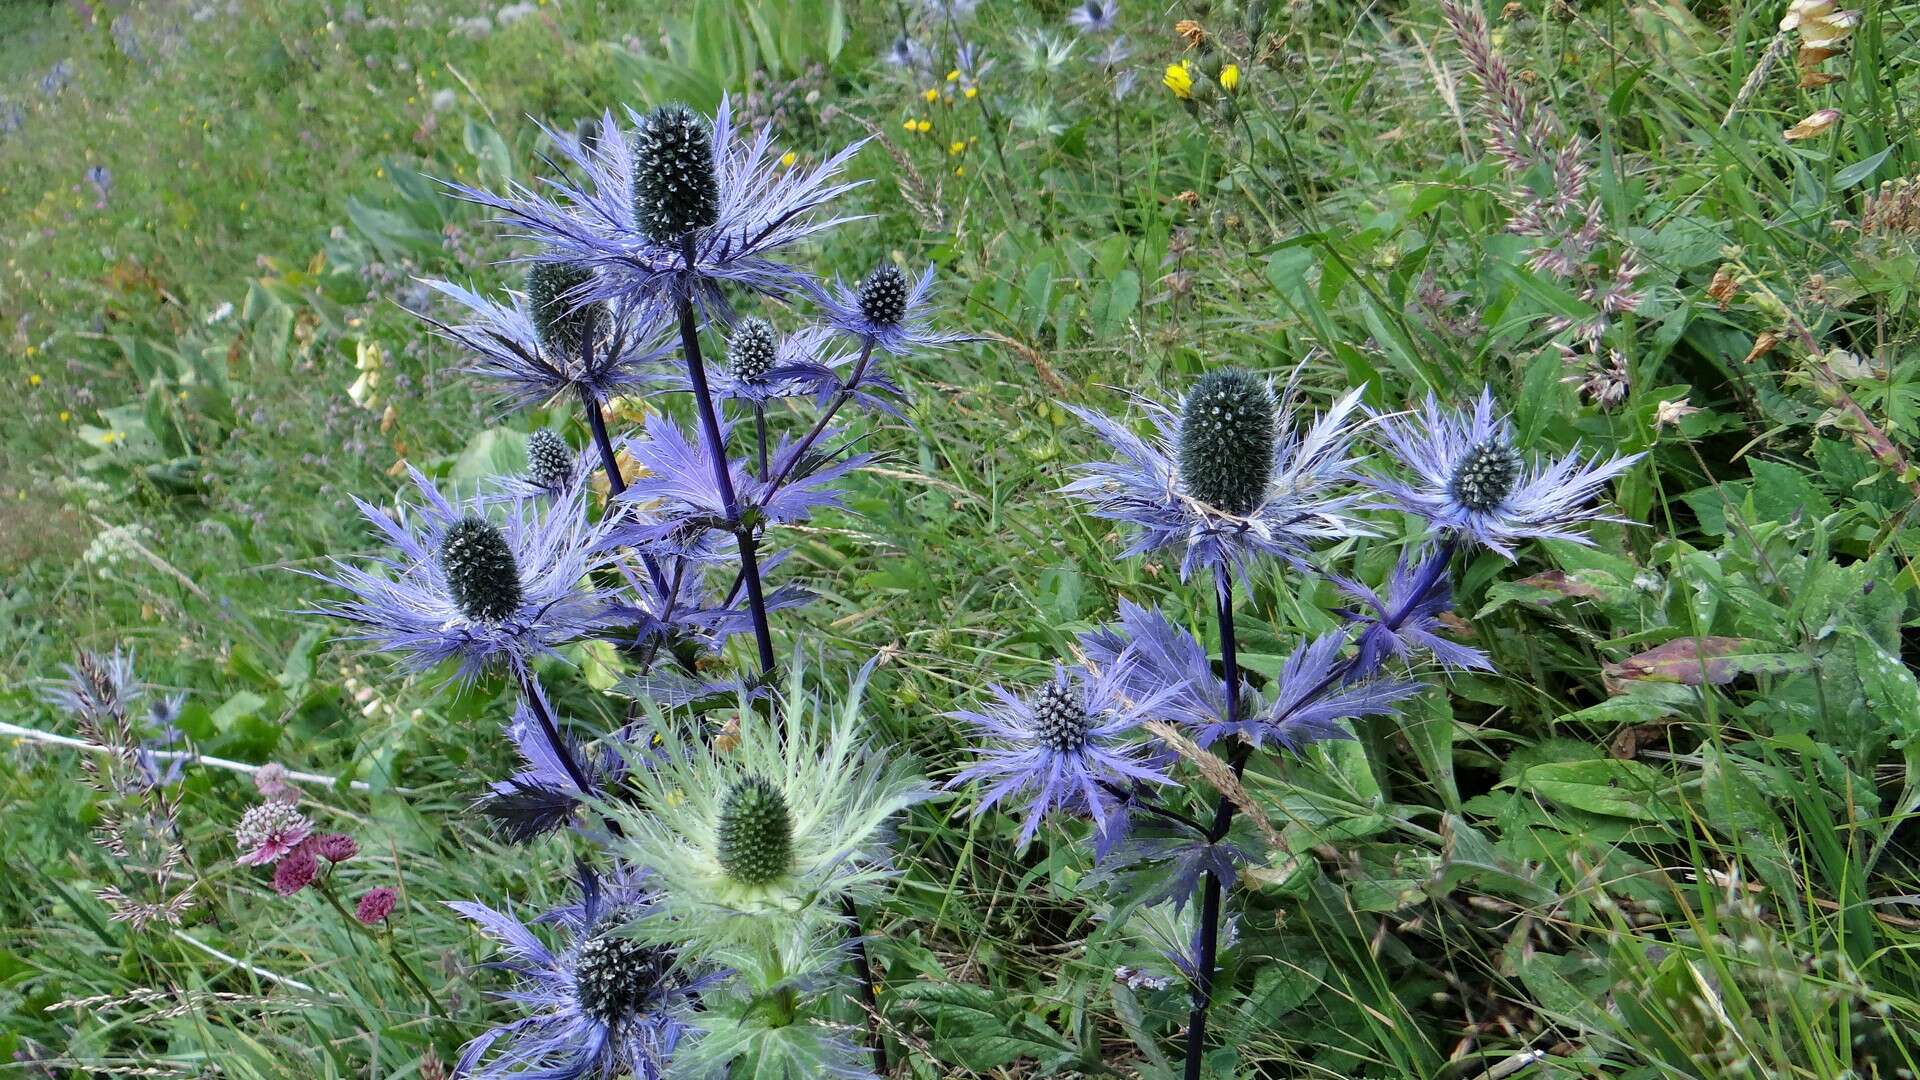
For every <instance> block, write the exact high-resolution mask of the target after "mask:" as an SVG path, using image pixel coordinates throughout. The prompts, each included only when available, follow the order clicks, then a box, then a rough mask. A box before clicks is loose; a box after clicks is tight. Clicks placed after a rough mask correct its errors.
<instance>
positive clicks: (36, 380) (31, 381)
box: [27, 375, 40, 386]
mask: <svg viewBox="0 0 1920 1080" xmlns="http://www.w3.org/2000/svg"><path fill="white" fill-rule="evenodd" d="M27 385H28V386H39V385H40V376H38V375H29V376H27Z"/></svg>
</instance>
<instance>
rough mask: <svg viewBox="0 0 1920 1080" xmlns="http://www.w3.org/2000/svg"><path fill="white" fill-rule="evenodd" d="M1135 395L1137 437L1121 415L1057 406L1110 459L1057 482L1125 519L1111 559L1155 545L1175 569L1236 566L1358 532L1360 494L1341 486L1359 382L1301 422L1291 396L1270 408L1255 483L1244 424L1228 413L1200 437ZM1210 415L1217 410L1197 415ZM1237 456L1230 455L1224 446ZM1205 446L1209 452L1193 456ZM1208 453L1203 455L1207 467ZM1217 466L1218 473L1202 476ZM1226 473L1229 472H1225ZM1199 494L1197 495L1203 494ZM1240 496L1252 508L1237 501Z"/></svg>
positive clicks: (1291, 555)
mask: <svg viewBox="0 0 1920 1080" xmlns="http://www.w3.org/2000/svg"><path fill="white" fill-rule="evenodd" d="M1234 389H1235V392H1236V393H1239V394H1242V395H1244V396H1239V397H1235V398H1233V400H1234V401H1235V403H1236V405H1235V407H1236V409H1239V410H1244V409H1245V408H1247V407H1248V406H1249V405H1250V404H1252V403H1253V401H1254V399H1253V398H1252V396H1251V395H1247V394H1246V392H1245V388H1244V386H1242V385H1240V384H1238V383H1237V382H1236V383H1235V384H1234ZM1226 392H1227V388H1226V387H1225V386H1224V385H1223V386H1217V387H1215V388H1214V390H1213V392H1210V393H1209V394H1208V395H1207V396H1206V397H1205V398H1204V399H1203V401H1206V402H1216V401H1218V400H1220V398H1219V396H1218V395H1220V394H1224V393H1226ZM1133 400H1134V403H1135V404H1136V405H1138V406H1139V407H1140V409H1141V410H1142V411H1144V412H1145V413H1146V414H1147V416H1148V418H1149V419H1151V420H1152V422H1153V425H1154V428H1155V432H1154V434H1153V435H1152V436H1150V437H1146V438H1142V437H1141V436H1139V435H1136V434H1134V433H1133V431H1132V430H1131V429H1130V428H1129V427H1128V426H1127V425H1125V424H1123V423H1121V422H1120V421H1118V420H1115V419H1112V418H1111V417H1108V416H1105V415H1103V414H1101V413H1097V412H1094V411H1092V410H1090V409H1080V408H1076V407H1074V406H1071V405H1069V406H1067V408H1068V410H1069V411H1070V412H1072V413H1073V414H1074V415H1075V416H1078V417H1079V418H1080V419H1082V420H1084V421H1086V423H1087V424H1089V425H1090V426H1092V428H1093V429H1094V431H1095V432H1096V433H1098V434H1099V435H1100V437H1101V438H1102V439H1103V440H1105V441H1106V443H1107V445H1109V446H1110V447H1112V448H1113V450H1114V451H1115V452H1116V453H1117V454H1118V455H1119V458H1118V460H1115V461H1103V462H1094V463H1091V464H1087V465H1082V466H1081V467H1080V469H1079V472H1080V473H1081V477H1080V479H1078V480H1075V481H1073V482H1072V483H1070V484H1068V485H1067V486H1066V487H1064V488H1062V489H1061V490H1062V491H1064V492H1066V493H1067V494H1069V495H1072V496H1073V497H1075V498H1077V499H1080V500H1081V501H1083V502H1085V503H1087V504H1089V505H1090V506H1091V507H1092V508H1093V509H1092V512H1093V514H1094V516H1095V517H1101V518H1106V519H1107V520H1109V521H1119V522H1124V523H1126V524H1129V525H1133V526H1136V527H1137V528H1138V529H1139V530H1140V534H1139V536H1138V537H1137V538H1136V539H1135V540H1134V541H1133V543H1132V544H1130V545H1129V546H1128V547H1127V548H1126V550H1125V551H1123V552H1122V553H1121V557H1122V558H1129V557H1132V556H1134V555H1142V554H1145V553H1147V552H1150V551H1158V550H1160V549H1162V548H1173V549H1176V550H1178V551H1179V552H1180V576H1181V578H1182V579H1183V580H1184V579H1187V578H1190V577H1192V575H1193V573H1194V571H1196V570H1203V569H1215V568H1225V569H1232V570H1238V571H1245V570H1246V569H1247V568H1248V567H1249V565H1250V564H1251V563H1252V562H1253V560H1255V559H1256V558H1259V557H1262V556H1279V557H1281V558H1285V559H1289V560H1296V561H1297V560H1301V559H1303V558H1304V557H1305V556H1306V555H1307V553H1308V552H1310V551H1311V550H1312V549H1313V546H1314V545H1315V544H1319V543H1327V542H1332V541H1336V540H1341V539H1344V538H1346V537H1351V536H1362V535H1366V534H1367V533H1368V531H1369V530H1368V529H1367V527H1366V526H1365V525H1364V524H1362V523H1361V522H1360V521H1359V520H1358V519H1357V518H1356V517H1354V512H1355V511H1356V510H1358V509H1360V508H1361V507H1363V506H1365V505H1367V504H1366V495H1365V493H1364V492H1361V491H1359V490H1356V489H1354V488H1353V487H1351V486H1350V481H1352V480H1353V479H1354V464H1355V462H1354V460H1353V458H1352V457H1351V454H1352V448H1353V442H1354V432H1355V428H1354V423H1353V422H1354V419H1355V416H1356V414H1357V412H1358V411H1359V406H1360V391H1358V390H1355V391H1353V392H1351V393H1349V394H1347V395H1346V396H1344V397H1342V398H1340V399H1339V400H1338V401H1336V402H1334V404H1333V407H1332V408H1330V409H1328V410H1327V411H1326V412H1325V413H1323V414H1321V415H1320V417H1319V418H1318V419H1316V420H1314V421H1313V422H1312V423H1311V424H1308V425H1306V426H1305V428H1304V430H1303V429H1301V428H1299V427H1297V426H1296V424H1295V421H1294V418H1293V414H1294V409H1293V403H1292V394H1291V392H1289V393H1288V394H1287V395H1286V396H1285V397H1284V398H1282V399H1281V400H1280V401H1279V402H1277V403H1276V404H1275V405H1274V416H1273V419H1272V425H1273V426H1272V431H1273V436H1272V443H1271V446H1272V457H1271V468H1270V469H1269V470H1268V472H1267V478H1266V483H1265V485H1264V487H1261V488H1259V489H1258V490H1257V491H1255V490H1253V487H1252V483H1251V481H1250V479H1249V477H1251V476H1252V475H1254V474H1257V472H1258V461H1257V458H1256V456H1249V455H1253V453H1254V449H1255V447H1256V446H1257V445H1258V444H1261V443H1262V442H1263V440H1262V439H1259V438H1253V437H1249V434H1248V432H1249V431H1250V430H1253V431H1256V432H1257V430H1258V429H1255V428H1249V427H1247V425H1249V424H1257V420H1250V419H1249V418H1247V417H1245V416H1244V414H1243V413H1242V412H1236V417H1238V418H1239V419H1238V422H1239V423H1240V424H1241V425H1242V428H1241V429H1240V430H1238V431H1237V434H1234V435H1233V439H1232V441H1231V442H1229V441H1228V439H1227V436H1228V435H1229V434H1230V433H1229V432H1227V431H1225V430H1222V431H1220V432H1216V433H1213V435H1212V441H1209V436H1207V435H1202V434H1196V435H1193V436H1189V435H1188V434H1187V431H1186V426H1187V423H1188V418H1187V417H1184V416H1181V415H1177V414H1175V413H1174V412H1173V410H1171V409H1169V408H1167V407H1166V406H1164V405H1162V404H1160V403H1159V402H1156V401H1152V400H1149V399H1147V398H1142V397H1135V398H1134V399H1133ZM1203 419H1204V420H1206V421H1207V422H1208V423H1209V424H1212V423H1213V422H1214V421H1216V420H1217V419H1218V418H1216V417H1213V416H1212V415H1211V414H1206V415H1204V416H1203ZM1190 443H1192V444H1193V445H1194V446H1195V447H1196V455H1195V460H1194V462H1193V468H1191V469H1189V468H1186V467H1184V466H1185V461H1184V459H1185V455H1184V454H1183V450H1185V449H1186V448H1187V447H1188V445H1189V444H1190ZM1230 449H1232V450H1235V451H1236V452H1237V454H1238V455H1239V456H1238V457H1233V458H1231V459H1230V458H1229V456H1228V453H1227V452H1228V451H1229V450H1230ZM1200 451H1206V452H1208V453H1212V454H1214V455H1216V458H1217V460H1216V458H1209V459H1205V460H1203V456H1204V455H1203V454H1201V453H1200ZM1210 462H1211V464H1210ZM1210 468H1217V471H1218V472H1219V473H1220V475H1213V474H1212V473H1210V472H1209V469H1210ZM1229 471H1231V475H1228V473H1229ZM1189 473H1200V474H1205V475H1201V476H1199V477H1198V478H1199V479H1200V480H1201V482H1202V485H1203V486H1202V489H1201V492H1196V491H1194V490H1192V489H1191V488H1190V487H1189ZM1203 493H1204V494H1203ZM1209 498H1218V499H1224V500H1226V501H1228V502H1231V503H1233V504H1234V505H1236V506H1242V505H1245V506H1246V509H1245V510H1244V511H1241V512H1235V511H1234V510H1232V509H1230V508H1228V507H1222V506H1217V505H1215V504H1213V503H1212V502H1209V501H1208V499H1209ZM1249 500H1251V505H1247V502H1248V501H1249Z"/></svg>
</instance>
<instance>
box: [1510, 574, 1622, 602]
mask: <svg viewBox="0 0 1920 1080" xmlns="http://www.w3.org/2000/svg"><path fill="white" fill-rule="evenodd" d="M1514 584H1515V585H1527V586H1531V587H1533V588H1536V589H1541V590H1544V591H1546V592H1550V593H1558V594H1560V595H1561V596H1571V597H1577V598H1579V599H1582V600H1598V599H1600V598H1601V597H1602V596H1605V595H1606V594H1605V593H1603V592H1601V591H1600V590H1599V589H1597V588H1594V587H1593V586H1592V585H1589V584H1587V583H1586V582H1584V581H1580V580H1578V579H1576V578H1573V577H1569V576H1568V575H1567V572H1566V571H1565V570H1548V571H1547V572H1545V573H1542V574H1534V575H1533V576H1531V577H1523V578H1521V579H1520V580H1519V581H1516V582H1514Z"/></svg>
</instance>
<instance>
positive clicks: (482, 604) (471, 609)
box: [440, 517, 522, 623]
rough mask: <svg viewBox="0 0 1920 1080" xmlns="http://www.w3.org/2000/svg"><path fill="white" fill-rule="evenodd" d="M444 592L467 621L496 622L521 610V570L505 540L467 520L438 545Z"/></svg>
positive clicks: (482, 522) (477, 521) (496, 531)
mask: <svg viewBox="0 0 1920 1080" xmlns="http://www.w3.org/2000/svg"><path fill="white" fill-rule="evenodd" d="M440 569H441V572H442V573H444V574H445V575H446V578H447V591H448V592H449V593H450V594H451V595H452V597H453V601H454V603H456V604H458V605H459V607H460V610H461V612H462V613H464V614H465V615H466V616H467V618H469V619H472V620H474V621H475V622H481V623H498V622H501V621H502V620H504V619H506V618H507V616H509V615H512V614H513V613H514V612H515V611H516V610H518V609H519V607H520V601H521V599H522V592H521V588H520V569H519V567H518V566H517V565H516V564H515V563H514V561H513V549H512V548H510V547H508V546H507V539H506V537H505V536H504V535H503V534H502V533H501V532H500V530H499V529H498V528H496V527H495V526H494V525H493V524H491V523H490V522H487V521H485V520H483V519H481V518H478V517H466V518H462V519H461V520H459V521H457V522H455V523H454V524H453V526H452V527H450V528H449V529H447V534H446V538H445V539H443V540H442V541H441V542H440Z"/></svg>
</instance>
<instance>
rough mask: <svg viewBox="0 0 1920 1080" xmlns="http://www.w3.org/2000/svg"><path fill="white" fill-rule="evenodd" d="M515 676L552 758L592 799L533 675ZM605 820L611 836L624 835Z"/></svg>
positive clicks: (589, 784) (614, 823)
mask: <svg viewBox="0 0 1920 1080" xmlns="http://www.w3.org/2000/svg"><path fill="white" fill-rule="evenodd" d="M515 674H517V675H518V676H519V678H520V696H521V697H524V698H526V699H527V710H528V711H529V712H531V713H533V719H534V721H535V722H536V723H538V724H539V725H540V734H541V735H543V736H545V737H546V740H547V745H548V746H550V747H552V748H553V756H554V757H555V758H558V759H559V761H560V767H561V768H563V769H565V770H567V777H568V778H569V779H571V780H572V781H573V784H574V786H575V787H577V788H579V789H580V794H581V795H583V796H585V797H586V798H589V799H591V798H593V797H594V796H595V795H597V794H599V793H598V792H596V791H595V790H594V788H593V782H592V781H590V780H588V779H587V773H586V770H584V769H582V768H581V767H580V762H579V761H578V760H577V759H575V758H574V756H573V748H572V747H571V746H568V745H567V741H566V740H565V739H563V738H561V737H560V729H559V728H558V727H556V726H554V723H553V717H552V716H551V715H549V714H548V713H547V706H546V703H545V702H543V701H541V700H540V689H539V687H537V686H535V685H534V683H533V673H532V672H530V671H527V670H525V669H521V670H520V671H518V672H516V673H515ZM605 820H606V823H607V830H608V831H609V832H611V833H613V835H615V836H624V835H626V834H625V833H624V832H623V831H622V830H621V828H620V823H619V822H617V821H615V820H613V819H612V818H606V819H605Z"/></svg>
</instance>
